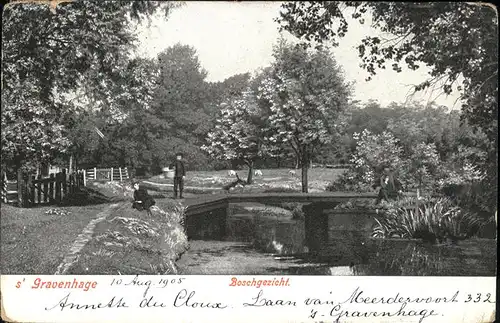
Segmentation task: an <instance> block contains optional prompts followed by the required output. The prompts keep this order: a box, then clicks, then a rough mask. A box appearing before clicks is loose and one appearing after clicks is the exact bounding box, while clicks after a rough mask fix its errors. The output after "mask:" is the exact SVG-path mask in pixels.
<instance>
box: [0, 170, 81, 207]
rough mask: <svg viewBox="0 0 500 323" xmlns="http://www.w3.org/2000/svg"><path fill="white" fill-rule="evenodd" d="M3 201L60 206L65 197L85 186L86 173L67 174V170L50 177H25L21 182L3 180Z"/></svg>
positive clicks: (25, 204) (23, 205)
mask: <svg viewBox="0 0 500 323" xmlns="http://www.w3.org/2000/svg"><path fill="white" fill-rule="evenodd" d="M2 182H3V185H2V201H3V202H4V203H17V204H18V206H22V207H30V206H36V205H44V204H59V203H61V202H62V201H63V199H64V197H66V196H67V195H69V194H72V193H75V192H76V191H78V190H79V189H80V188H81V187H83V186H85V175H84V171H77V172H76V173H72V174H67V173H66V170H63V171H62V172H60V173H56V174H50V176H49V177H46V178H42V177H41V176H38V177H35V176H24V177H22V178H21V181H19V180H18V181H9V180H7V178H6V176H5V175H4V178H3V180H2Z"/></svg>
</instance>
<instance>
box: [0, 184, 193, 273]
mask: <svg viewBox="0 0 500 323" xmlns="http://www.w3.org/2000/svg"><path fill="white" fill-rule="evenodd" d="M125 185H128V184H125ZM88 188H89V189H88V192H86V193H83V192H80V193H82V194H80V193H79V194H78V197H82V201H80V202H82V203H86V202H90V203H95V196H99V200H100V201H101V200H102V198H103V196H104V197H105V198H106V199H107V200H108V201H110V202H109V203H100V204H88V205H81V206H46V207H37V208H17V207H14V206H11V205H5V204H2V205H1V209H0V210H1V222H0V226H1V227H0V230H1V235H0V236H1V261H0V265H1V267H0V271H1V273H2V274H49V275H53V274H54V273H55V272H56V271H57V270H58V266H59V265H60V264H62V263H64V264H66V265H67V266H62V267H61V268H66V269H64V271H63V272H62V273H65V274H97V275H99V274H101V275H102V274H118V273H121V274H136V273H142V274H145V273H148V274H158V273H174V272H175V266H174V262H175V260H176V259H177V258H178V256H179V255H180V254H181V253H182V252H184V251H185V249H187V247H188V246H187V238H186V237H185V235H184V232H183V229H182V227H181V225H180V223H179V222H180V214H181V211H182V210H181V209H179V205H178V203H177V202H176V201H173V200H170V199H158V200H157V206H158V208H155V210H154V211H153V216H149V215H147V213H146V212H145V211H143V212H139V211H137V210H135V209H132V208H131V200H132V196H131V195H132V190H131V188H129V187H126V186H123V187H120V185H119V184H117V183H116V182H114V183H90V184H89V187H88ZM85 194H86V196H87V199H85ZM111 201H112V202H114V203H113V204H116V206H113V207H111ZM75 202H78V201H75ZM94 219H98V220H100V222H99V221H97V220H96V221H92V220H94ZM91 222H94V223H96V224H95V225H92V226H89V223H91Z"/></svg>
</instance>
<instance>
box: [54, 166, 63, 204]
mask: <svg viewBox="0 0 500 323" xmlns="http://www.w3.org/2000/svg"><path fill="white" fill-rule="evenodd" d="M61 184H62V173H61V172H59V173H57V174H56V185H55V186H56V203H57V204H59V203H61Z"/></svg>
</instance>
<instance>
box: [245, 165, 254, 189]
mask: <svg viewBox="0 0 500 323" xmlns="http://www.w3.org/2000/svg"><path fill="white" fill-rule="evenodd" d="M246 164H247V166H248V175H247V184H252V181H253V161H251V162H247V163H246Z"/></svg>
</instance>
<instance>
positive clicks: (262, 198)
mask: <svg viewBox="0 0 500 323" xmlns="http://www.w3.org/2000/svg"><path fill="white" fill-rule="evenodd" d="M376 198H377V195H376V194H373V193H343V192H325V193H251V194H234V193H229V194H210V195H209V194H206V195H200V196H198V197H191V198H186V199H185V200H184V201H183V205H184V206H185V207H186V216H195V215H200V214H205V213H207V212H210V211H213V210H217V209H221V208H227V207H228V206H229V204H231V203H248V202H256V203H262V204H277V203H285V202H295V203H303V204H310V203H315V204H317V203H320V204H324V205H331V206H335V205H337V204H339V203H342V202H346V201H349V200H353V199H355V200H374V199H376Z"/></svg>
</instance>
